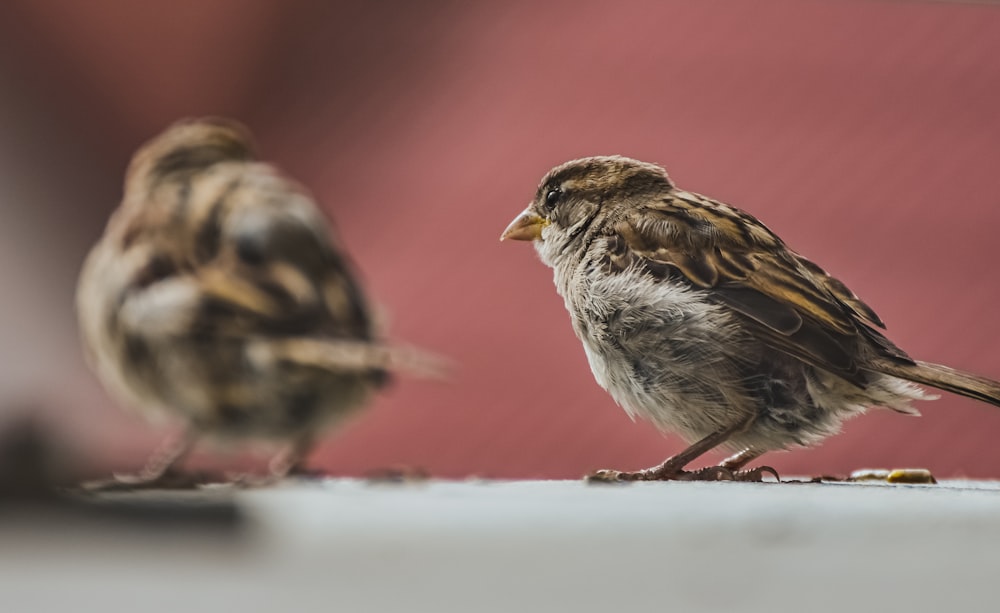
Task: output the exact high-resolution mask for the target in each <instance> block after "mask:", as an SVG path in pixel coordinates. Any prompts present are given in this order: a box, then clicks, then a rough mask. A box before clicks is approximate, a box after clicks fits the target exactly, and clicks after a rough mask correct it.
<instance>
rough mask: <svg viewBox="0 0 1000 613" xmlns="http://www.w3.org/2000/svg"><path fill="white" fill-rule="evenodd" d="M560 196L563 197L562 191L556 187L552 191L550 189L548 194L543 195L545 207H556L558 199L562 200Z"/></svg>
mask: <svg viewBox="0 0 1000 613" xmlns="http://www.w3.org/2000/svg"><path fill="white" fill-rule="evenodd" d="M562 195H563V190H561V189H560V188H558V187H553V188H552V189H550V190H549V191H548V192H546V193H545V206H546V207H548V208H550V209H551V208H552V207H554V206H555V205H556V203H557V202H559V199H560V198H562Z"/></svg>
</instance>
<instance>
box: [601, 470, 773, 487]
mask: <svg viewBox="0 0 1000 613" xmlns="http://www.w3.org/2000/svg"><path fill="white" fill-rule="evenodd" d="M765 474H771V475H773V476H774V478H775V479H777V480H778V481H781V477H779V476H778V472H777V471H776V470H774V469H773V468H772V467H770V466H758V467H757V468H753V469H750V470H732V469H730V468H727V467H725V466H706V467H705V468H699V469H698V470H683V469H676V468H671V467H665V466H657V467H656V468H648V469H646V470H638V471H634V472H626V471H620V470H611V469H605V470H598V471H595V472H593V473H590V474H589V475H587V477H586V480H587V482H589V483H618V482H628V481H748V482H754V483H760V482H762V481H764V475H765Z"/></svg>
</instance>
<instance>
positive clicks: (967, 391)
mask: <svg viewBox="0 0 1000 613" xmlns="http://www.w3.org/2000/svg"><path fill="white" fill-rule="evenodd" d="M877 370H878V371H879V372H883V373H885V374H887V375H892V376H894V377H899V378H900V379H906V380H908V381H913V382H914V383H921V384H923V385H929V386H931V387H936V388H938V389H941V390H944V391H946V392H952V393H954V394H960V395H962V396H968V397H969V398H975V399H976V400H981V401H983V402H988V403H990V404H992V405H995V406H998V407H1000V381H994V380H993V379H987V378H986V377H980V376H979V375H973V374H971V373H967V372H962V371H961V370H956V369H954V368H949V367H948V366H942V365H941V364H932V363H931V362H921V361H919V360H918V361H917V362H916V363H914V364H899V363H887V364H879V368H878V369H877Z"/></svg>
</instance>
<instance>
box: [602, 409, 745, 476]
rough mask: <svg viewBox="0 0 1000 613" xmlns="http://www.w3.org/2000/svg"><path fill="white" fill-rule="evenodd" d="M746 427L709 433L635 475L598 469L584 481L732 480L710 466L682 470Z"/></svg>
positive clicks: (724, 471)
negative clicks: (692, 470)
mask: <svg viewBox="0 0 1000 613" xmlns="http://www.w3.org/2000/svg"><path fill="white" fill-rule="evenodd" d="M746 427H747V424H746V423H745V422H738V423H737V424H736V425H733V426H728V427H726V428H723V429H722V430H718V431H716V432H713V433H712V434H709V435H708V436H706V437H705V438H703V439H701V440H700V441H698V442H696V443H694V444H693V445H691V446H690V447H688V448H687V449H685V450H684V451H682V452H680V453H678V454H677V455H675V456H672V457H670V458H667V460H666V461H664V462H663V463H662V464H660V465H659V466H654V467H652V468H647V469H645V470H639V471H636V472H623V471H618V470H599V471H597V472H594V473H591V474H590V475H588V476H587V480H588V481H598V482H601V481H672V480H681V481H689V480H695V481H720V480H724V479H732V478H733V473H732V471H731V470H729V469H728V468H726V467H723V466H712V467H709V468H703V469H701V470H698V471H695V472H688V471H685V470H684V467H685V466H687V465H688V464H689V463H690V462H691V461H692V460H694V459H695V458H697V457H698V456H700V455H702V454H703V453H705V452H707V451H709V450H710V449H713V448H715V447H717V446H719V445H720V444H722V443H724V442H725V441H726V440H727V439H728V438H729V437H730V436H732V435H733V434H735V433H736V432H739V431H741V430H743V429H745V428H746Z"/></svg>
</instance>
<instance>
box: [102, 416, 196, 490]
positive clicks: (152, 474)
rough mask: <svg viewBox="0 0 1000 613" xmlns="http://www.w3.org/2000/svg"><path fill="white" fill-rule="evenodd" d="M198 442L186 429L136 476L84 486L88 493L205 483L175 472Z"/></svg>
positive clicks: (163, 444)
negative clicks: (89, 491)
mask: <svg viewBox="0 0 1000 613" xmlns="http://www.w3.org/2000/svg"><path fill="white" fill-rule="evenodd" d="M197 441H198V434H197V433H196V432H195V430H194V429H193V428H188V429H187V430H185V431H184V433H183V434H182V435H181V436H179V437H172V438H169V439H167V441H166V442H164V443H162V444H161V445H160V447H159V448H158V449H157V450H156V451H155V452H153V455H152V456H150V458H149V459H148V460H147V461H146V464H145V466H143V467H142V470H140V471H139V472H138V473H136V474H122V473H114V474H113V475H112V477H111V478H110V479H103V480H100V481H94V482H91V483H87V484H84V486H83V487H84V488H85V489H87V490H91V491H106V490H132V489H151V488H170V489H186V488H192V487H195V486H197V485H199V484H201V483H203V482H205V481H206V480H205V479H204V478H203V476H202V478H199V476H198V475H192V474H184V473H182V472H180V471H178V470H177V465H178V464H180V463H181V462H182V461H183V460H184V458H186V457H187V456H188V454H190V453H191V450H192V449H193V448H194V445H195V443H196V442H197Z"/></svg>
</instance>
